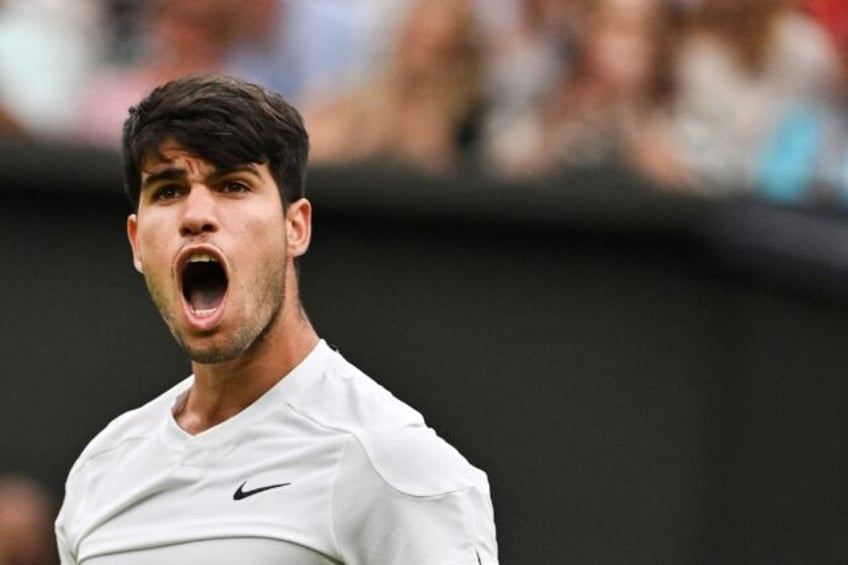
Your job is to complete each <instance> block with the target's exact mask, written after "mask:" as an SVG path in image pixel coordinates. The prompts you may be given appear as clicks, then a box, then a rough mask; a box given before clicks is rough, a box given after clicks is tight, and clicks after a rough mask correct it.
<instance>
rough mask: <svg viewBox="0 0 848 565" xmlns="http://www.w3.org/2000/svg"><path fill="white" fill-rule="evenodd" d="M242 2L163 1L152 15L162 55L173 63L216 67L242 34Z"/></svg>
mask: <svg viewBox="0 0 848 565" xmlns="http://www.w3.org/2000/svg"><path fill="white" fill-rule="evenodd" d="M238 4H239V2H234V1H233V0H161V1H160V2H159V5H158V7H157V8H156V9H155V11H154V13H153V21H152V22H151V23H152V26H153V33H152V35H153V37H156V38H157V41H158V45H157V48H158V52H159V54H160V56H162V57H165V58H167V59H170V60H172V61H173V63H174V64H177V65H184V66H187V67H191V66H193V65H194V66H197V67H198V70H203V69H204V68H206V67H208V66H214V64H215V63H216V62H217V61H218V59H219V58H220V57H222V56H223V54H224V52H225V51H226V49H227V48H228V47H229V46H230V44H231V42H232V41H233V40H234V39H235V37H236V34H237V33H238V32H239V22H240V19H239V17H238V15H239V12H240V10H239V7H238Z"/></svg>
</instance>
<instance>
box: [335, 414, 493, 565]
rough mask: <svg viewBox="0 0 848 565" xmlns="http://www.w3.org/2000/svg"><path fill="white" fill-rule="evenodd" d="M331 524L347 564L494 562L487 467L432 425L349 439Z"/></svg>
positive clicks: (464, 564)
mask: <svg viewBox="0 0 848 565" xmlns="http://www.w3.org/2000/svg"><path fill="white" fill-rule="evenodd" d="M333 529H334V534H335V539H336V543H337V546H338V549H339V553H340V556H341V558H342V560H343V561H344V563H345V564H347V565H366V564H367V565H497V563H498V558H497V542H496V539H495V525H494V513H493V509H492V503H491V496H490V494H489V485H488V480H487V479H486V475H485V474H484V473H483V472H482V471H480V470H478V469H476V468H474V467H472V466H471V465H470V464H469V463H468V462H467V461H466V460H465V459H464V458H463V457H462V456H461V455H460V454H459V453H458V452H457V451H456V450H455V449H454V448H453V447H451V446H450V445H448V444H447V443H445V442H444V441H442V440H441V439H439V438H438V436H436V435H435V434H434V433H433V432H432V430H429V429H428V428H422V429H420V430H405V431H403V432H402V433H393V434H389V435H388V436H383V437H374V436H372V437H369V438H366V439H365V440H364V441H363V438H356V439H353V438H352V439H351V440H350V441H349V443H348V446H347V449H346V450H345V455H344V457H343V458H342V461H341V463H340V465H339V469H338V477H337V481H336V485H335V492H334V497H333Z"/></svg>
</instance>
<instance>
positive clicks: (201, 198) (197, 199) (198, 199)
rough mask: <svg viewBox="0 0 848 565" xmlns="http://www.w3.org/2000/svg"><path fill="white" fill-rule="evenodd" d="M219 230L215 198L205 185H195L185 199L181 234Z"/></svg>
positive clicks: (197, 233)
mask: <svg viewBox="0 0 848 565" xmlns="http://www.w3.org/2000/svg"><path fill="white" fill-rule="evenodd" d="M217 230H218V219H217V216H216V213H215V199H214V198H213V195H212V193H211V191H209V189H208V188H206V187H205V186H198V185H195V186H193V187H192V188H191V190H190V191H189V193H188V195H187V196H186V198H185V199H184V200H183V214H182V218H181V219H180V235H182V236H183V237H186V236H191V235H200V234H203V233H212V232H215V231H217Z"/></svg>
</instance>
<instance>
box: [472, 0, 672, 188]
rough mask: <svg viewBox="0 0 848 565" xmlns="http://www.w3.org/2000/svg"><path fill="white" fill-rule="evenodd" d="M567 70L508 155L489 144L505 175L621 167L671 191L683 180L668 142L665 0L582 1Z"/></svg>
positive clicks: (668, 40) (521, 130)
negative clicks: (569, 64)
mask: <svg viewBox="0 0 848 565" xmlns="http://www.w3.org/2000/svg"><path fill="white" fill-rule="evenodd" d="M577 6H578V7H579V12H576V13H575V15H576V16H578V17H579V18H580V19H579V22H580V26H579V28H578V29H579V30H580V33H579V35H578V36H577V37H576V45H575V51H574V59H573V62H572V65H571V68H570V69H567V70H566V71H564V72H561V74H560V80H559V83H558V84H557V85H556V88H555V89H554V90H552V92H551V93H550V95H549V96H548V97H547V98H546V99H545V100H544V102H543V103H542V104H541V105H540V106H539V107H538V108H535V109H533V111H532V113H531V114H530V115H529V116H528V117H527V118H526V119H525V121H524V122H523V124H521V125H520V127H518V128H517V129H516V130H515V131H517V132H518V135H520V140H521V143H513V144H512V146H511V150H510V151H509V152H504V151H499V150H498V149H499V148H502V147H503V144H499V142H498V141H497V140H494V141H492V140H489V142H488V144H487V146H488V147H489V148H490V149H491V148H494V149H495V151H494V153H492V154H490V155H489V158H490V160H491V161H492V163H493V164H494V165H495V166H496V167H499V168H500V169H501V171H502V172H503V173H505V174H507V175H516V176H532V175H541V174H549V173H552V172H554V171H556V170H558V169H560V168H566V167H596V166H603V165H612V164H619V165H624V166H626V167H628V168H629V169H631V170H633V171H636V172H638V173H641V174H642V175H644V176H646V177H648V178H650V179H651V180H653V181H655V182H659V183H662V184H664V185H670V186H677V185H680V184H682V183H684V182H685V174H684V171H683V170H682V169H681V167H680V166H679V164H678V163H677V161H676V156H675V153H674V151H673V150H672V148H671V146H670V144H669V142H668V140H667V139H666V124H665V118H666V116H665V111H666V109H667V104H668V101H669V99H670V96H671V94H672V86H673V85H672V83H671V76H670V68H669V66H668V61H669V55H670V49H671V45H672V37H673V26H672V12H671V11H670V8H669V5H668V4H667V3H665V2H664V1H663V0H580V3H579V4H578V5H577ZM503 131H504V132H507V134H508V131H509V129H508V128H503Z"/></svg>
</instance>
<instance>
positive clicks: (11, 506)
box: [0, 475, 59, 565]
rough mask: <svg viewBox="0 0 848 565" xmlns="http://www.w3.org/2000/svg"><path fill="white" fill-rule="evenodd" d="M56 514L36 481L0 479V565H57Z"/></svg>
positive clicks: (20, 478)
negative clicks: (54, 524)
mask: <svg viewBox="0 0 848 565" xmlns="http://www.w3.org/2000/svg"><path fill="white" fill-rule="evenodd" d="M56 512H57V508H56V504H55V502H54V500H53V499H52V497H51V496H50V495H49V494H48V493H47V491H46V490H45V489H44V488H43V487H42V486H41V484H39V483H38V482H36V481H34V480H33V479H30V478H28V477H23V476H15V475H5V476H0V565H55V564H57V563H58V562H59V559H58V555H57V552H56V540H55V537H54V534H53V520H54V519H55V517H56Z"/></svg>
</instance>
